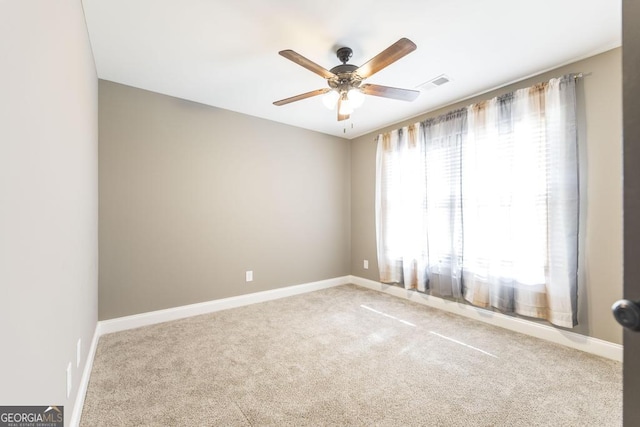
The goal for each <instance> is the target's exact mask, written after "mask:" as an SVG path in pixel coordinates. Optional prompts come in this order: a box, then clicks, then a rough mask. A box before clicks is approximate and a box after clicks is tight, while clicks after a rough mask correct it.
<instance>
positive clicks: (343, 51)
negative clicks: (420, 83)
mask: <svg viewBox="0 0 640 427" xmlns="http://www.w3.org/2000/svg"><path fill="white" fill-rule="evenodd" d="M415 49H416V45H415V43H413V42H412V41H411V40H409V39H407V38H401V39H400V40H398V41H397V42H395V43H394V44H392V45H391V46H389V47H388V48H386V49H385V50H383V51H382V52H380V53H379V54H377V55H376V56H374V57H373V58H371V59H370V60H369V62H367V63H366V64H364V65H362V66H360V67H357V66H355V65H352V64H347V62H348V61H349V59H350V58H351V56H352V55H353V51H352V50H351V49H350V48H348V47H341V48H340V49H338V50H337V52H336V55H337V56H338V59H339V60H340V62H342V64H341V65H338V66H335V67H333V68H332V69H331V70H327V69H325V68H324V67H321V66H320V65H318V64H316V63H315V62H313V61H311V60H309V59H307V58H305V57H304V56H302V55H300V54H299V53H296V52H294V51H293V50H283V51H280V52H278V53H279V54H280V55H282V56H284V57H285V58H287V59H289V60H291V61H293V62H295V63H296V64H298V65H301V66H303V67H304V68H306V69H307V70H310V71H313V72H314V73H316V74H318V75H319V76H321V77H324V78H325V79H327V83H328V84H329V87H328V88H324V89H316V90H313V91H311V92H306V93H302V94H300V95H296V96H292V97H290V98H285V99H281V100H280V101H276V102H274V103H273V104H274V105H278V106H280V105H286V104H289V103H291V102H295V101H300V100H302V99H306V98H311V97H312V96H317V95H323V94H327V95H326V96H325V99H323V101H325V100H326V101H327V102H326V103H325V104H327V103H328V104H327V106H329V107H330V108H332V107H333V106H334V105H335V103H336V102H337V106H338V121H342V120H346V119H348V118H349V116H350V114H351V113H352V112H353V107H354V105H353V104H355V103H359V102H361V101H362V100H363V98H364V97H363V96H362V95H363V94H365V95H373V96H381V97H383V98H392V99H399V100H402V101H413V100H414V99H416V98H417V97H418V95H420V91H417V90H410V89H400V88H395V87H389V86H380V85H374V84H368V83H365V84H363V83H362V81H363V80H364V79H366V78H368V77H371V76H372V75H373V74H375V73H377V72H378V71H380V70H382V69H383V68H385V67H387V66H389V65H391V64H393V63H394V62H396V61H397V60H399V59H400V58H402V57H404V56H406V55H408V54H409V53H411V52H413V51H414V50H415Z"/></svg>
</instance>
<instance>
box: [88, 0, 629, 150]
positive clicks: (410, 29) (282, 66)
mask: <svg viewBox="0 0 640 427" xmlns="http://www.w3.org/2000/svg"><path fill="white" fill-rule="evenodd" d="M83 4H84V10H85V15H86V20H87V25H88V28H89V35H90V38H91V44H92V47H93V52H94V55H95V60H96V65H97V69H98V77H99V78H101V79H105V80H110V81H113V82H117V83H122V84H125V85H129V86H134V87H138V88H141V89H146V90H150V91H154V92H158V93H163V94H166V95H171V96H175V97H179V98H184V99H188V100H191V101H195V102H199V103H202V104H207V105H212V106H214V107H219V108H225V109H228V110H232V111H237V112H240V113H245V114H249V115H252V116H256V117H262V118H265V119H269V120H274V121H277V122H281V123H286V124H289V125H293V126H298V127H302V128H306V129H311V130H315V131H318V132H323V133H327V134H331V135H336V136H340V137H346V138H354V137H357V136H359V135H362V134H365V133H368V132H371V131H373V130H376V129H379V128H381V127H384V126H386V125H389V124H392V123H396V122H398V121H401V120H403V119H407V118H410V117H414V116H417V115H419V114H421V113H424V112H427V111H430V110H433V109H435V108H438V107H441V106H444V105H447V104H449V103H452V102H455V101H457V100H461V99H464V98H467V97H470V96H473V95H475V94H479V93H482V92H485V91H487V90H490V89H493V88H496V87H498V86H502V85H504V84H507V83H511V82H513V81H516V80H520V79H522V78H525V77H528V76H531V75H534V74H537V73H539V72H542V71H545V70H548V69H551V68H554V67H557V66H559V65H563V64H566V63H570V62H573V61H575V60H578V59H582V58H585V57H588V56H591V55H594V54H597V53H600V52H603V51H606V50H609V49H611V48H614V47H617V46H620V45H621V13H622V12H621V0H531V1H524V0H394V1H384V0H368V1H365V0H324V1H301V0H235V1H232V0H179V1H178V0H83ZM401 37H407V38H409V39H411V40H412V41H413V42H414V43H416V45H417V46H418V48H417V50H416V51H414V52H413V53H410V54H409V55H408V56H406V57H404V58H402V59H400V60H399V61H398V62H395V63H393V64H392V65H390V66H389V67H387V68H385V69H384V70H382V71H380V72H378V73H377V74H375V75H373V76H371V77H370V78H369V79H367V83H374V84H379V85H385V86H395V87H401V88H408V89H414V88H416V87H417V86H419V85H420V84H422V83H424V82H426V81H428V80H430V79H432V78H434V77H437V76H439V75H441V74H446V75H447V76H448V77H449V78H450V79H451V82H450V83H448V84H446V85H444V86H440V87H437V88H433V89H430V90H423V92H422V93H421V94H420V96H419V97H418V99H417V100H416V101H414V102H411V103H408V102H404V101H397V100H392V99H384V98H379V97H373V96H368V97H367V98H366V101H365V104H364V105H363V106H362V107H361V108H359V109H358V110H356V111H355V112H354V113H353V114H352V116H351V119H350V120H349V121H348V122H346V123H345V122H337V120H336V112H335V111H331V110H328V109H326V108H325V107H324V106H323V104H322V100H321V98H322V97H321V96H318V97H314V98H309V99H305V100H302V101H299V102H295V103H292V104H288V105H285V106H281V107H276V106H274V105H273V104H272V102H273V101H276V100H279V99H282V98H287V97H290V96H293V95H297V94H300V93H303V92H308V91H311V90H314V89H321V88H324V87H327V86H326V82H325V80H324V79H323V78H322V77H320V76H318V75H316V74H314V73H312V72H310V71H308V70H306V69H304V68H302V67H300V66H299V65H296V64H295V63H293V62H291V61H289V60H287V59H285V58H283V57H281V56H280V55H278V52H279V51H280V50H283V49H293V50H295V51H296V52H298V53H299V54H301V55H303V56H305V57H307V58H308V59H310V60H312V61H314V62H316V63H318V64H320V65H322V66H323V67H325V68H327V69H330V68H332V67H333V66H335V65H338V64H339V61H338V59H337V58H336V56H335V50H336V49H337V48H338V47H342V46H348V47H351V48H352V49H353V57H352V59H351V61H350V63H352V64H355V65H358V66H359V65H362V64H364V63H365V62H366V61H368V60H369V59H371V58H372V57H373V56H375V55H376V54H378V53H379V52H380V51H382V50H383V49H385V48H387V47H388V46H389V45H391V44H392V43H394V42H395V41H397V40H398V39H400V38H401ZM575 71H576V72H579V71H586V70H575ZM345 128H346V129H345Z"/></svg>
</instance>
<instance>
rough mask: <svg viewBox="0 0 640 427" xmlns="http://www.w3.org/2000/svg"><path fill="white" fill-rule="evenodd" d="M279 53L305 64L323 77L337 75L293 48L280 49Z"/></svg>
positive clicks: (304, 65) (299, 63)
mask: <svg viewBox="0 0 640 427" xmlns="http://www.w3.org/2000/svg"><path fill="white" fill-rule="evenodd" d="M278 53H279V54H280V55H282V56H284V57H285V58H287V59H288V60H290V61H293V62H295V63H296V64H298V65H301V66H303V67H304V68H306V69H307V70H309V71H313V72H314V73H316V74H318V75H319V76H321V77H324V78H325V79H330V78H331V77H335V76H336V75H335V74H333V73H332V72H331V71H329V70H327V69H325V68H323V67H321V66H320V65H318V64H316V63H315V62H313V61H311V60H309V59H307V58H305V57H304V56H302V55H300V54H299V53H296V52H294V51H292V50H291V49H287V50H282V51H280V52H278Z"/></svg>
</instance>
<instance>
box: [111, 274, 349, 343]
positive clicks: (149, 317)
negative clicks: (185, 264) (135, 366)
mask: <svg viewBox="0 0 640 427" xmlns="http://www.w3.org/2000/svg"><path fill="white" fill-rule="evenodd" d="M349 279H350V277H349V276H343V277H336V278H333V279H327V280H321V281H319V282H311V283H305V284H302V285H294V286H287V287H286V288H278V289H271V290H269V291H262V292H255V293H251V294H246V295H238V296H235V297H230V298H222V299H218V300H213V301H207V302H201V303H198V304H190V305H183V306H180V307H173V308H168V309H165V310H157V311H150V312H148V313H141V314H134V315H132V316H125V317H118V318H117V319H110V320H102V321H100V322H98V328H99V331H100V334H99V335H104V334H108V333H111V332H118V331H124V330H127V329H133V328H139V327H141V326H148V325H154V324H156V323H163V322H168V321H171V320H177V319H184V318H186V317H191V316H197V315H200V314H207V313H213V312H215V311H220V310H226V309H229V308H236V307H242V306H245V305H250V304H255V303H259V302H265V301H271V300H274V299H279V298H285V297H290V296H293V295H298V294H303V293H306V292H312V291H317V290H320V289H326V288H331V287H334V286H340V285H345V284H347V283H349Z"/></svg>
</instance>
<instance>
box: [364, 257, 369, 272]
mask: <svg viewBox="0 0 640 427" xmlns="http://www.w3.org/2000/svg"><path fill="white" fill-rule="evenodd" d="M364 269H365V270H368V269H369V261H368V260H366V259H365V260H364Z"/></svg>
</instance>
